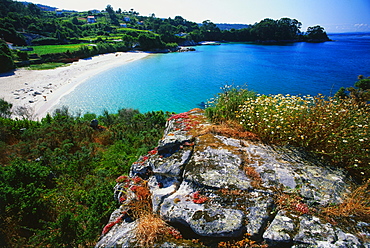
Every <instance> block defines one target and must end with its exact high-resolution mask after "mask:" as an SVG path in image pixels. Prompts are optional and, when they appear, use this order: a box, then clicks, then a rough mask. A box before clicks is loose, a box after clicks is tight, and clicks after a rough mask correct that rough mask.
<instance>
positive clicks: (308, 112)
mask: <svg viewBox="0 0 370 248" xmlns="http://www.w3.org/2000/svg"><path fill="white" fill-rule="evenodd" d="M230 91H232V92H235V93H234V94H233V96H235V97H238V94H237V92H238V91H236V90H229V91H227V92H225V93H223V94H221V95H220V96H219V97H218V99H217V100H216V106H213V107H211V110H208V109H206V113H207V114H208V116H209V117H210V118H211V119H212V120H215V121H219V120H220V119H221V120H224V121H225V120H231V121H237V122H239V123H240V124H241V125H242V126H243V127H244V128H245V130H247V131H250V132H252V133H255V134H256V135H257V136H258V137H259V138H260V139H261V140H262V141H264V142H267V143H273V144H277V145H283V146H285V145H292V146H295V147H300V148H304V149H306V151H309V152H313V153H314V154H316V155H317V156H318V157H320V158H322V159H324V160H326V162H328V163H330V164H332V165H336V166H339V167H343V168H345V169H347V170H348V171H350V172H351V173H352V175H354V176H356V177H357V178H360V179H366V178H368V177H369V176H370V169H369V168H370V167H369V164H370V156H369V154H370V153H369V149H370V147H369V144H370V143H369V140H370V133H369V121H370V119H369V111H370V106H369V105H368V104H366V103H364V102H358V101H357V100H356V99H354V98H351V97H348V98H345V99H342V100H340V101H339V100H337V99H336V98H326V97H324V96H317V97H311V96H303V97H298V96H290V95H286V96H283V95H271V96H266V95H258V96H257V97H255V96H252V97H249V98H244V97H243V100H240V101H238V100H236V99H234V100H231V102H239V103H241V104H240V105H239V106H236V104H233V105H232V106H235V107H231V108H230V107H229V105H230V101H229V99H230V98H231V97H229V96H228V95H229V94H228V92H230ZM219 99H220V100H219ZM225 99H226V100H225ZM231 99H232V98H231ZM227 109H230V111H234V112H233V113H230V114H226V112H225V110H227ZM235 110H236V111H235Z"/></svg>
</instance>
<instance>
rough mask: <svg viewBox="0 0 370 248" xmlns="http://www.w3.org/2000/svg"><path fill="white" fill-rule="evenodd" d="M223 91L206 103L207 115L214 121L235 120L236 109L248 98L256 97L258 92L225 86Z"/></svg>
mask: <svg viewBox="0 0 370 248" xmlns="http://www.w3.org/2000/svg"><path fill="white" fill-rule="evenodd" d="M221 90H222V91H223V92H222V93H220V94H218V96H217V97H216V99H212V100H211V101H208V102H207V104H206V115H207V116H208V117H209V118H210V119H212V121H214V122H222V121H226V120H235V116H236V111H237V110H238V109H239V106H240V105H241V104H243V103H244V101H245V100H247V99H254V98H256V93H255V92H253V91H249V90H246V89H243V88H240V89H238V88H234V87H232V86H224V87H222V88H221Z"/></svg>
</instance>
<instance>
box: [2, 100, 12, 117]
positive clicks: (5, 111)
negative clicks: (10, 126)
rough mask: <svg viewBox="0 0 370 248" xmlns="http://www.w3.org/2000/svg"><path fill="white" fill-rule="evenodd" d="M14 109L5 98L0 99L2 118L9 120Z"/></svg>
mask: <svg viewBox="0 0 370 248" xmlns="http://www.w3.org/2000/svg"><path fill="white" fill-rule="evenodd" d="M12 107H13V104H11V103H8V102H7V101H5V100H4V99H3V98H0V117H1V118H9V117H10V116H11V115H12V112H10V109H11V108H12Z"/></svg>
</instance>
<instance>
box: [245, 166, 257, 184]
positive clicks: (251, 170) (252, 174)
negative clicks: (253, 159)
mask: <svg viewBox="0 0 370 248" xmlns="http://www.w3.org/2000/svg"><path fill="white" fill-rule="evenodd" d="M243 169H244V171H245V174H246V175H247V176H248V177H249V178H251V179H252V183H251V185H252V187H253V188H260V187H261V185H262V178H261V176H260V174H259V173H258V172H257V171H256V169H255V168H254V167H251V166H244V167H243Z"/></svg>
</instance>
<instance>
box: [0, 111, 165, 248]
mask: <svg viewBox="0 0 370 248" xmlns="http://www.w3.org/2000/svg"><path fill="white" fill-rule="evenodd" d="M167 117H168V114H166V113H163V112H162V111H159V112H149V113H145V114H141V113H140V112H139V111H137V110H133V109H122V110H120V111H119V112H118V113H117V114H110V113H108V111H105V113H104V114H103V115H102V116H96V115H95V114H92V113H87V114H85V115H84V116H83V117H74V116H72V115H71V114H70V113H69V111H68V108H65V107H63V108H61V109H58V110H56V111H55V113H54V114H53V115H47V116H46V117H45V118H44V119H42V121H41V122H35V121H29V120H11V119H5V118H0V153H1V154H0V158H1V159H0V163H1V164H2V166H1V167H0V208H1V209H0V221H1V223H0V226H1V228H0V232H1V235H0V242H1V244H2V245H3V244H4V245H5V246H18V247H22V246H39V247H48V246H49V247H79V246H84V247H85V246H92V245H94V243H95V242H96V240H97V239H98V237H99V235H100V233H101V230H102V227H103V226H104V225H105V224H106V223H107V221H108V219H109V215H110V213H111V212H112V211H113V210H114V208H115V207H116V203H115V202H114V200H113V199H112V188H113V186H114V179H115V178H116V177H118V176H120V175H122V174H123V173H128V171H129V168H130V166H131V164H132V163H133V162H134V161H136V160H137V159H138V157H139V156H140V155H143V154H146V153H147V152H148V151H149V150H151V149H153V147H155V146H156V145H157V142H158V140H159V139H160V137H161V136H162V135H163V129H164V125H165V122H166V119H167ZM92 119H98V120H99V124H100V125H102V126H104V127H102V128H101V129H99V130H94V129H92V128H91V127H90V121H91V120H92ZM9 227H11V228H9ZM24 230H27V231H26V232H25V231H24Z"/></svg>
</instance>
